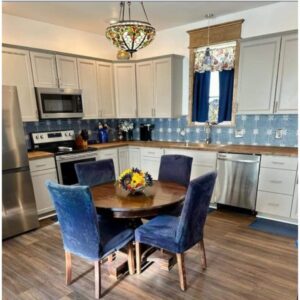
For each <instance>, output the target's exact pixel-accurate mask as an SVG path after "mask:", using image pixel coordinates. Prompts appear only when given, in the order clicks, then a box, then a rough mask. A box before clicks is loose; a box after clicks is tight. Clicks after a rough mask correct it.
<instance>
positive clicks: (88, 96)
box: [77, 59, 98, 119]
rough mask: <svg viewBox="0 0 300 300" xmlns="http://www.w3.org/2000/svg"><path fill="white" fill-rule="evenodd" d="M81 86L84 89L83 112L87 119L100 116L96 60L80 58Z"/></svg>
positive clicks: (79, 73)
mask: <svg viewBox="0 0 300 300" xmlns="http://www.w3.org/2000/svg"><path fill="white" fill-rule="evenodd" d="M77 62H78V75H79V86H80V88H81V89H82V101H83V113H84V118H85V119H97V118H98V92H97V88H98V86H97V69H96V62H95V61H94V60H89V59H78V60H77Z"/></svg>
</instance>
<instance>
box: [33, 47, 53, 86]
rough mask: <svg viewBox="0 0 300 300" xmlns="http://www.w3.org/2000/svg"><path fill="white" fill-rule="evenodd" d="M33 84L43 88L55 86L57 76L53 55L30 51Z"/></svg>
mask: <svg viewBox="0 0 300 300" xmlns="http://www.w3.org/2000/svg"><path fill="white" fill-rule="evenodd" d="M30 59H31V66H32V74H33V80H34V85H35V86H36V87H43V88H57V87H58V78H57V72H56V64H55V55H53V54H47V53H41V52H30Z"/></svg>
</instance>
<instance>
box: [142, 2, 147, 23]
mask: <svg viewBox="0 0 300 300" xmlns="http://www.w3.org/2000/svg"><path fill="white" fill-rule="evenodd" d="M141 5H142V8H143V11H144V14H145V17H146V20H147V22H148V23H149V20H148V16H147V13H146V10H145V7H144V2H143V1H141Z"/></svg>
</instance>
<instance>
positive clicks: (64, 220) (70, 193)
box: [46, 181, 134, 260]
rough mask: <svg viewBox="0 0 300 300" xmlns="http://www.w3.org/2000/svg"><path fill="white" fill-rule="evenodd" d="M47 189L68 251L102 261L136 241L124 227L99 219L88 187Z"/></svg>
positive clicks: (61, 186) (47, 183)
mask: <svg viewBox="0 0 300 300" xmlns="http://www.w3.org/2000/svg"><path fill="white" fill-rule="evenodd" d="M46 186H47V188H48V191H49V193H50V195H51V199H52V201H53V203H54V206H55V209H56V213H57V217H58V221H59V224H60V229H61V234H62V238H63V244H64V249H65V250H66V251H69V252H71V253H73V254H75V255H78V256H80V257H83V258H86V259H89V260H99V259H102V258H103V257H105V256H107V255H109V254H111V253H113V252H115V251H118V250H119V249H121V248H122V247H124V246H125V245H127V244H128V243H129V242H130V241H132V240H133V237H134V235H133V230H132V229H129V228H127V227H125V226H124V224H123V223H119V222H117V221H114V220H113V219H106V218H102V217H99V216H97V213H96V209H95V207H94V203H93V200H92V195H91V192H90V190H89V187H87V186H63V185H60V184H57V183H53V182H50V181H47V182H46Z"/></svg>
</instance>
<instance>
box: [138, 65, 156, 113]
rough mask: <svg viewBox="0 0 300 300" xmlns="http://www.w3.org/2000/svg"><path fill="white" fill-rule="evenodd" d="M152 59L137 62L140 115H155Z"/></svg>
mask: <svg viewBox="0 0 300 300" xmlns="http://www.w3.org/2000/svg"><path fill="white" fill-rule="evenodd" d="M153 79H154V78H153V64H152V61H146V62H140V63H137V64H136V89H137V103H138V117H139V118H151V117H154V90H153V89H154V87H153V85H154V82H153Z"/></svg>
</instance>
